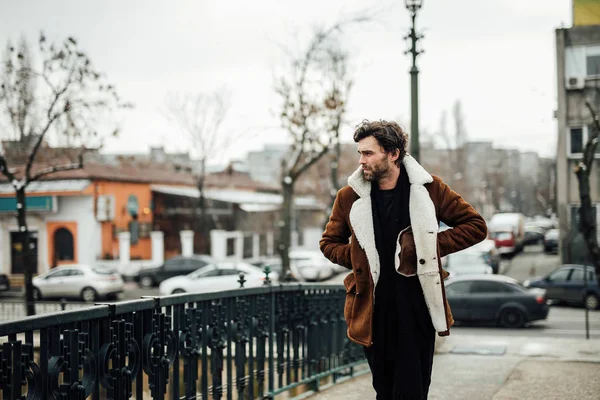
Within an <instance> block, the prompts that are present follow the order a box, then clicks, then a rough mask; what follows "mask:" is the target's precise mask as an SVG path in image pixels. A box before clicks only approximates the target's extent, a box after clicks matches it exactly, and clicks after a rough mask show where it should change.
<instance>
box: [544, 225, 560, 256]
mask: <svg viewBox="0 0 600 400" xmlns="http://www.w3.org/2000/svg"><path fill="white" fill-rule="evenodd" d="M558 237H559V231H558V229H550V230H549V231H548V232H546V234H545V235H544V252H545V253H558Z"/></svg>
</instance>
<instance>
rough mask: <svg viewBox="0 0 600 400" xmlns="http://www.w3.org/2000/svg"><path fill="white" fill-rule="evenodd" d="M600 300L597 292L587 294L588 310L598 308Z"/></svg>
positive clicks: (586, 304)
mask: <svg viewBox="0 0 600 400" xmlns="http://www.w3.org/2000/svg"><path fill="white" fill-rule="evenodd" d="M599 303H600V301H599V300H598V296H596V295H595V294H592V293H589V294H588V295H587V296H585V306H586V307H587V309H588V310H595V309H597V308H598V305H599Z"/></svg>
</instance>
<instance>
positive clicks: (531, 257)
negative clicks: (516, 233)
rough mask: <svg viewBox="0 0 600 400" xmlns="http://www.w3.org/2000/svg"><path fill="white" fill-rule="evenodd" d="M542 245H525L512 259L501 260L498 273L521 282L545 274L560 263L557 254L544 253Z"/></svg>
mask: <svg viewBox="0 0 600 400" xmlns="http://www.w3.org/2000/svg"><path fill="white" fill-rule="evenodd" d="M543 250H544V248H543V246H542V245H534V246H526V247H525V249H524V251H523V252H522V253H520V254H518V255H517V256H516V257H514V258H513V259H512V260H502V264H501V265H500V273H501V274H504V275H508V276H510V277H512V278H515V279H516V280H518V281H520V282H523V281H524V280H526V279H530V278H532V277H534V276H546V275H548V274H549V273H550V272H552V271H554V270H555V269H556V268H557V267H558V266H559V264H560V260H559V258H558V255H556V254H546V253H544V251H543Z"/></svg>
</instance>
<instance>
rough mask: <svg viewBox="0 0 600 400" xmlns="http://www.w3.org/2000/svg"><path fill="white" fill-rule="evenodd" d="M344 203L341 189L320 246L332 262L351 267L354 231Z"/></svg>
mask: <svg viewBox="0 0 600 400" xmlns="http://www.w3.org/2000/svg"><path fill="white" fill-rule="evenodd" d="M343 204H344V202H343V200H342V191H341V190H340V191H338V193H337V196H336V197H335V201H334V203H333V209H332V211H331V215H330V216H329V222H327V226H326V227H325V232H323V236H322V237H321V241H320V242H319V246H320V248H321V251H322V252H323V255H324V256H325V257H327V258H328V259H329V260H330V261H331V262H333V263H335V264H339V265H341V266H343V267H346V268H348V269H351V268H352V263H351V260H350V235H351V234H352V232H351V231H350V227H349V226H348V223H347V220H346V218H345V217H346V216H347V215H348V214H347V212H346V211H345V210H344V209H343Z"/></svg>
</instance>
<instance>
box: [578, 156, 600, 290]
mask: <svg viewBox="0 0 600 400" xmlns="http://www.w3.org/2000/svg"><path fill="white" fill-rule="evenodd" d="M589 172H590V171H589V169H587V168H585V167H583V166H579V168H578V169H577V172H576V174H577V181H578V182H579V198H580V200H581V206H580V207H579V230H580V231H581V233H582V234H583V237H584V239H585V243H586V245H587V249H588V257H589V259H590V261H591V263H592V265H593V266H594V269H595V270H596V277H597V279H598V283H599V284H600V248H599V247H598V236H597V233H596V230H597V228H596V216H595V214H594V207H593V206H592V199H591V198H590V174H589Z"/></svg>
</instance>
